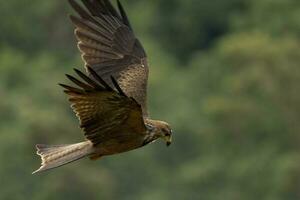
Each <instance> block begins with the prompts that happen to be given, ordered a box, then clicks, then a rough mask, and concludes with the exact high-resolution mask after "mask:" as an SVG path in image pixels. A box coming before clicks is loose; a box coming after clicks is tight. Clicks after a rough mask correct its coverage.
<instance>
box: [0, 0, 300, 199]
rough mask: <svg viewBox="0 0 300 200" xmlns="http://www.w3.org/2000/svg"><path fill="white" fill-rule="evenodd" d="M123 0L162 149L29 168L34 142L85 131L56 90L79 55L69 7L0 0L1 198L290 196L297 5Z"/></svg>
mask: <svg viewBox="0 0 300 200" xmlns="http://www.w3.org/2000/svg"><path fill="white" fill-rule="evenodd" d="M114 3H115V2H114ZM122 3H123V5H124V7H125V9H126V10H127V13H128V15H129V17H130V19H131V23H132V25H133V27H134V30H135V33H136V35H137V36H138V37H139V38H140V40H141V41H142V43H143V44H144V47H145V49H146V50H147V53H148V57H149V62H150V65H151V72H150V80H149V104H150V105H149V108H150V113H151V116H152V117H153V118H157V119H164V120H166V121H168V122H170V123H171V125H172V127H173V129H174V138H173V139H174V142H173V145H171V147H170V148H166V147H165V145H164V144H163V143H162V142H157V143H154V144H151V145H148V146H146V147H145V148H142V149H139V150H136V151H131V152H128V153H126V154H120V155H116V156H112V157H105V158H103V159H101V160H99V161H95V162H90V161H89V160H88V159H85V160H81V161H80V162H76V163H73V164H71V165H68V166H64V167H62V168H58V169H55V171H49V172H46V173H43V174H39V175H31V172H32V171H33V170H35V169H36V168H38V167H39V164H40V160H39V158H38V157H37V156H36V155H35V149H34V145H35V144H36V143H49V144H60V143H73V142H79V141H81V140H82V139H83V136H82V133H81V131H80V129H79V128H78V122H77V119H76V117H75V115H74V114H73V112H72V110H71V109H70V107H69V103H68V102H67V98H66V96H65V95H64V94H63V92H62V89H61V88H59V87H58V85H57V83H59V82H65V83H66V82H67V81H66V78H65V77H64V74H65V73H72V68H74V67H77V68H82V66H83V63H82V61H81V59H80V55H79V53H78V50H77V48H76V44H75V37H74V36H73V26H72V25H71V23H70V21H69V19H68V17H67V16H68V14H69V13H72V11H71V9H70V6H69V5H68V2H67V1H61V0H51V1H40V0H24V1H20V0H10V1H2V2H1V3H0V13H1V18H0V138H1V139H0V199H1V200H2V199H3V200H24V199H30V200H50V199H51V200H53V199H55V200H62V199H72V200H79V199H91V200H93V199H103V200H106V199H107V200H114V199H122V200H152V199H155V200H198V199H203V200H219V199H220V200H253V199H264V200H279V199H284V200H298V199H300V159H299V156H300V155H299V152H300V151H299V150H300V146H299V145H300V1H298V0H251V1H249V0H226V1H224V0H209V1H207V0H151V1H149V0H126V1H125V0H122Z"/></svg>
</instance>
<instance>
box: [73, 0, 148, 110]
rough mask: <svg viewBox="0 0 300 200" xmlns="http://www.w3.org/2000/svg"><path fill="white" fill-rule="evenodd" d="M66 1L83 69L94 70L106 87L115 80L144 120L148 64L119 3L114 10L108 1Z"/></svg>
mask: <svg viewBox="0 0 300 200" xmlns="http://www.w3.org/2000/svg"><path fill="white" fill-rule="evenodd" d="M81 1H82V4H83V5H84V7H85V8H86V9H84V8H83V7H81V6H80V5H79V4H78V3H77V2H76V0H69V2H70V4H71V6H72V7H73V8H74V10H75V11H76V12H77V13H78V14H79V16H78V17H76V16H72V15H71V16H70V18H71V20H72V22H73V24H74V25H75V26H76V29H75V35H76V38H77V40H78V48H79V50H80V52H81V53H82V58H83V60H84V62H85V65H86V66H90V67H91V68H92V69H94V70H95V71H96V72H97V73H98V74H99V75H100V76H101V77H102V78H103V79H104V80H105V81H106V82H108V84H109V85H110V86H112V83H111V81H110V76H113V77H115V78H116V80H117V81H118V83H119V84H120V86H121V88H122V89H123V90H124V92H125V93H126V95H127V96H129V97H133V98H134V99H135V100H136V101H137V102H138V103H139V104H140V105H141V106H142V110H143V115H144V116H147V107H146V106H147V102H146V96H147V80H148V63H147V59H146V53H145V51H144V49H143V47H142V45H141V43H140V42H139V40H138V39H137V38H136V37H135V35H134V33H133V30H132V28H131V26H130V23H129V21H128V18H127V16H126V13H125V11H124V9H123V7H122V5H121V3H120V2H119V1H117V2H118V9H119V11H116V9H115V8H114V7H113V6H112V4H111V3H110V1H109V0H81Z"/></svg>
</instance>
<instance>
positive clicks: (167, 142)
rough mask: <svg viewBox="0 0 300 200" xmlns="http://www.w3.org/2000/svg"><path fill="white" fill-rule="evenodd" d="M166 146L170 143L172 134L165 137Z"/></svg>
mask: <svg viewBox="0 0 300 200" xmlns="http://www.w3.org/2000/svg"><path fill="white" fill-rule="evenodd" d="M165 141H166V145H167V147H168V146H170V145H171V144H172V136H167V137H165Z"/></svg>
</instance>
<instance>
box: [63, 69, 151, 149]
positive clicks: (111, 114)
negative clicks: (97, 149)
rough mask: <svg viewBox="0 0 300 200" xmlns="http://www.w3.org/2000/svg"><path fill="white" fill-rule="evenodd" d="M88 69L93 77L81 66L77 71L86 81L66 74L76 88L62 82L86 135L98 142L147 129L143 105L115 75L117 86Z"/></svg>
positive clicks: (94, 142)
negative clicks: (127, 93)
mask: <svg viewBox="0 0 300 200" xmlns="http://www.w3.org/2000/svg"><path fill="white" fill-rule="evenodd" d="M89 70H90V73H91V76H93V78H94V79H91V78H90V77H88V76H86V75H85V74H83V73H82V72H80V71H79V70H75V72H76V73H77V75H78V76H79V77H80V78H81V79H82V80H84V81H80V80H78V79H76V78H74V77H73V76H70V75H67V77H68V78H69V79H70V80H71V81H72V82H73V83H75V84H76V85H77V86H78V87H77V88H75V87H71V86H68V85H64V84H60V85H61V86H62V87H63V88H64V89H65V90H64V92H65V93H67V94H68V95H69V101H70V102H71V103H72V105H71V107H72V109H73V110H74V112H75V113H76V116H77V117H78V118H79V121H80V127H81V128H82V129H83V131H84V133H85V136H86V138H87V139H88V140H90V141H92V142H93V144H94V145H97V144H99V143H101V141H106V140H107V139H109V138H116V137H118V136H119V135H118V134H122V133H127V134H128V133H131V134H143V133H145V130H146V127H145V124H144V120H143V115H142V109H141V106H140V105H139V104H138V103H137V102H136V101H135V99H134V98H132V97H128V96H126V95H125V93H124V92H123V91H122V89H121V88H120V86H119V85H118V83H117V81H116V80H115V79H114V78H113V77H111V79H112V82H113V85H114V88H112V87H110V86H109V85H108V84H107V83H106V82H105V81H104V80H103V79H102V78H101V77H100V76H99V75H98V74H97V73H96V72H95V71H94V70H92V69H89ZM120 129H121V130H120Z"/></svg>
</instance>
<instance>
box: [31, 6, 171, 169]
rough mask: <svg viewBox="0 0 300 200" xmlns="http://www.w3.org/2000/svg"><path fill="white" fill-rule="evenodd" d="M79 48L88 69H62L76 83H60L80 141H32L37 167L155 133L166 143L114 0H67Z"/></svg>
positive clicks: (143, 69) (141, 59)
mask: <svg viewBox="0 0 300 200" xmlns="http://www.w3.org/2000/svg"><path fill="white" fill-rule="evenodd" d="M69 3H70V5H71V6H72V7H73V9H74V10H75V11H76V12H77V14H78V16H73V15H71V16H70V18H71V21H72V22H73V24H74V25H75V27H76V28H75V35H76V38H77V40H78V48H79V50H80V52H81V53H82V59H83V61H84V62H85V69H86V71H87V75H86V74H85V73H83V72H81V71H79V70H77V69H75V73H76V74H77V76H78V78H75V77H74V76H71V75H66V76H67V78H68V79H69V80H71V81H72V82H73V83H74V84H75V86H69V85H65V84H60V85H61V86H62V87H63V88H64V92H65V93H66V94H67V95H68V97H69V101H70V103H71V108H72V109H73V110H74V112H75V113H76V116H77V117H78V119H79V122H80V127H81V129H82V130H83V132H84V135H85V141H84V142H80V143H76V144H67V145H44V144H38V145H36V148H37V154H38V155H39V156H40V157H41V160H42V163H41V167H40V168H39V169H38V170H36V171H34V172H33V173H36V172H41V171H44V170H48V169H52V168H56V167H59V166H62V165H65V164H67V163H70V162H73V161H75V160H78V159H80V158H83V157H90V158H91V159H93V160H95V159H98V158H101V157H103V156H107V155H113V154H117V153H122V152H126V151H130V150H133V149H137V148H140V147H143V146H145V145H147V144H149V143H151V142H153V141H155V140H157V139H158V138H162V139H163V140H164V141H165V142H166V144H167V146H168V145H170V144H171V136H172V130H171V128H170V125H169V124H168V123H166V122H164V121H160V120H153V119H150V117H149V115H148V111H147V102H146V96H147V80H148V70H149V69H148V63H147V56H146V53H145V51H144V49H143V47H142V45H141V43H140V42H139V40H138V39H137V38H136V37H135V35H134V33H133V29H132V27H131V25H130V23H129V20H128V17H127V15H126V13H125V11H124V9H123V7H122V5H121V3H120V2H119V0H117V7H118V10H117V9H115V7H114V6H113V5H112V4H111V3H110V1H109V0H81V3H78V2H77V1H76V0H69Z"/></svg>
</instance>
